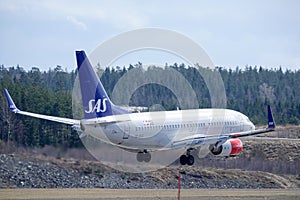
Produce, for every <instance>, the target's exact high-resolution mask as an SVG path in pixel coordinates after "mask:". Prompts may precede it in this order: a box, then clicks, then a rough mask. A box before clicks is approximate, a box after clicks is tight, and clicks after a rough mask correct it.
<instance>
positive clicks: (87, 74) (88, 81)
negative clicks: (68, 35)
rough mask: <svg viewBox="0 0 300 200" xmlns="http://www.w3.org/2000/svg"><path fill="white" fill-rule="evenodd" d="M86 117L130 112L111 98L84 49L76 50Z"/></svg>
mask: <svg viewBox="0 0 300 200" xmlns="http://www.w3.org/2000/svg"><path fill="white" fill-rule="evenodd" d="M76 60H77V67H78V74H79V80H80V88H81V96H82V105H83V109H84V118H85V119H91V118H97V117H106V116H110V115H117V114H128V113H129V112H128V111H126V110H124V109H122V108H120V107H117V106H115V105H114V104H113V103H112V102H111V101H110V99H109V97H108V95H107V94H106V92H105V89H104V87H103V85H102V84H101V82H100V80H99V78H98V76H97V74H96V72H95V71H94V69H93V67H92V65H91V63H90V61H89V60H88V58H87V56H86V54H85V52H84V51H76Z"/></svg>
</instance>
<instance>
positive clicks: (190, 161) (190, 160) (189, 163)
mask: <svg viewBox="0 0 300 200" xmlns="http://www.w3.org/2000/svg"><path fill="white" fill-rule="evenodd" d="M194 162H195V159H194V156H192V155H188V156H187V162H186V163H187V164H188V165H190V166H191V165H193V164H194Z"/></svg>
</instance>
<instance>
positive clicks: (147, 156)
mask: <svg viewBox="0 0 300 200" xmlns="http://www.w3.org/2000/svg"><path fill="white" fill-rule="evenodd" d="M144 161H145V162H146V163H148V162H150V161H151V154H150V153H149V152H147V153H145V154H144Z"/></svg>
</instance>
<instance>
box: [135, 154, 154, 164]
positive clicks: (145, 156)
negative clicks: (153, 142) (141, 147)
mask: <svg viewBox="0 0 300 200" xmlns="http://www.w3.org/2000/svg"><path fill="white" fill-rule="evenodd" d="M136 160H137V161H138V162H146V163H148V162H150V161H151V154H150V153H149V152H147V151H146V152H145V151H144V152H138V153H137V154H136Z"/></svg>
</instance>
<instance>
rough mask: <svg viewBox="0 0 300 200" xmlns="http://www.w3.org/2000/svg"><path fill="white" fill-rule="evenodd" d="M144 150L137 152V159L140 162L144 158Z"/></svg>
mask: <svg viewBox="0 0 300 200" xmlns="http://www.w3.org/2000/svg"><path fill="white" fill-rule="evenodd" d="M143 157H144V152H138V153H137V154H136V160H137V161H138V162H143V160H144V158H143Z"/></svg>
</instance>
